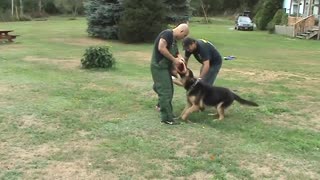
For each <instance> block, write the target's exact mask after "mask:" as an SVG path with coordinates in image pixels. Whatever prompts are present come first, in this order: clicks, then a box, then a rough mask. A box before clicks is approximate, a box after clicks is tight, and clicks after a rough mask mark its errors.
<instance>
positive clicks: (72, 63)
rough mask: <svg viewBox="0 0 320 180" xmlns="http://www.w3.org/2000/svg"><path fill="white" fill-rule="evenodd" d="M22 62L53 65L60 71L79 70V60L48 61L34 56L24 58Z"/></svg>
mask: <svg viewBox="0 0 320 180" xmlns="http://www.w3.org/2000/svg"><path fill="white" fill-rule="evenodd" d="M23 60H24V61H27V62H34V63H41V64H47V65H51V64H52V65H55V66H57V67H59V68H62V69H79V68H80V67H81V65H80V60H79V59H49V58H42V57H35V56H26V57H25V58H24V59H23Z"/></svg>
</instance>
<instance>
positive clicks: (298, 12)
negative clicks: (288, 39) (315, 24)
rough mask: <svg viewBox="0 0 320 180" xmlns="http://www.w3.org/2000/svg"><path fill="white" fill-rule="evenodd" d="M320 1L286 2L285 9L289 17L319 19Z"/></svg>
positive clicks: (288, 0)
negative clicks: (312, 16)
mask: <svg viewBox="0 0 320 180" xmlns="http://www.w3.org/2000/svg"><path fill="white" fill-rule="evenodd" d="M319 4H320V0H284V1H283V8H284V9H285V10H286V12H287V13H288V14H289V15H292V16H302V17H306V16H309V15H312V14H313V15H315V17H316V18H319V17H318V16H319V14H320V13H319Z"/></svg>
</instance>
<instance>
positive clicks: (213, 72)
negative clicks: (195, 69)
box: [201, 64, 222, 85]
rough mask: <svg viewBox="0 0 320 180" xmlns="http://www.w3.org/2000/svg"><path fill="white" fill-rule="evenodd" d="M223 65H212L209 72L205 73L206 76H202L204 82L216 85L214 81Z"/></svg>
mask: <svg viewBox="0 0 320 180" xmlns="http://www.w3.org/2000/svg"><path fill="white" fill-rule="evenodd" d="M221 66H222V64H219V65H212V66H210V68H209V71H208V73H207V74H206V75H205V77H203V78H202V80H203V82H205V83H207V84H210V85H214V82H215V80H216V78H217V76H218V73H219V71H220V68H221ZM201 71H202V68H201Z"/></svg>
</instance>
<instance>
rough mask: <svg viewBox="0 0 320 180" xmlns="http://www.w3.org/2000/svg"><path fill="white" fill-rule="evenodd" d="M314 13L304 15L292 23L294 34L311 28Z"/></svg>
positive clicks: (313, 23)
mask: <svg viewBox="0 0 320 180" xmlns="http://www.w3.org/2000/svg"><path fill="white" fill-rule="evenodd" d="M315 19H316V18H315V17H314V15H310V16H308V17H305V18H303V19H301V20H299V21H298V22H296V23H295V24H294V36H297V35H300V34H302V33H304V32H306V31H308V30H311V29H312V28H313V27H314V25H315Z"/></svg>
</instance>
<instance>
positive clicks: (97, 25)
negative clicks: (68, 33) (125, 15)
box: [85, 0, 123, 39]
mask: <svg viewBox="0 0 320 180" xmlns="http://www.w3.org/2000/svg"><path fill="white" fill-rule="evenodd" d="M120 1H121V0H91V1H88V3H86V5H85V9H86V14H87V20H88V29H87V32H88V33H89V35H90V36H92V37H98V38H103V39H118V22H119V19H120V14H121V12H122V10H123V8H122V5H121V4H120Z"/></svg>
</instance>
